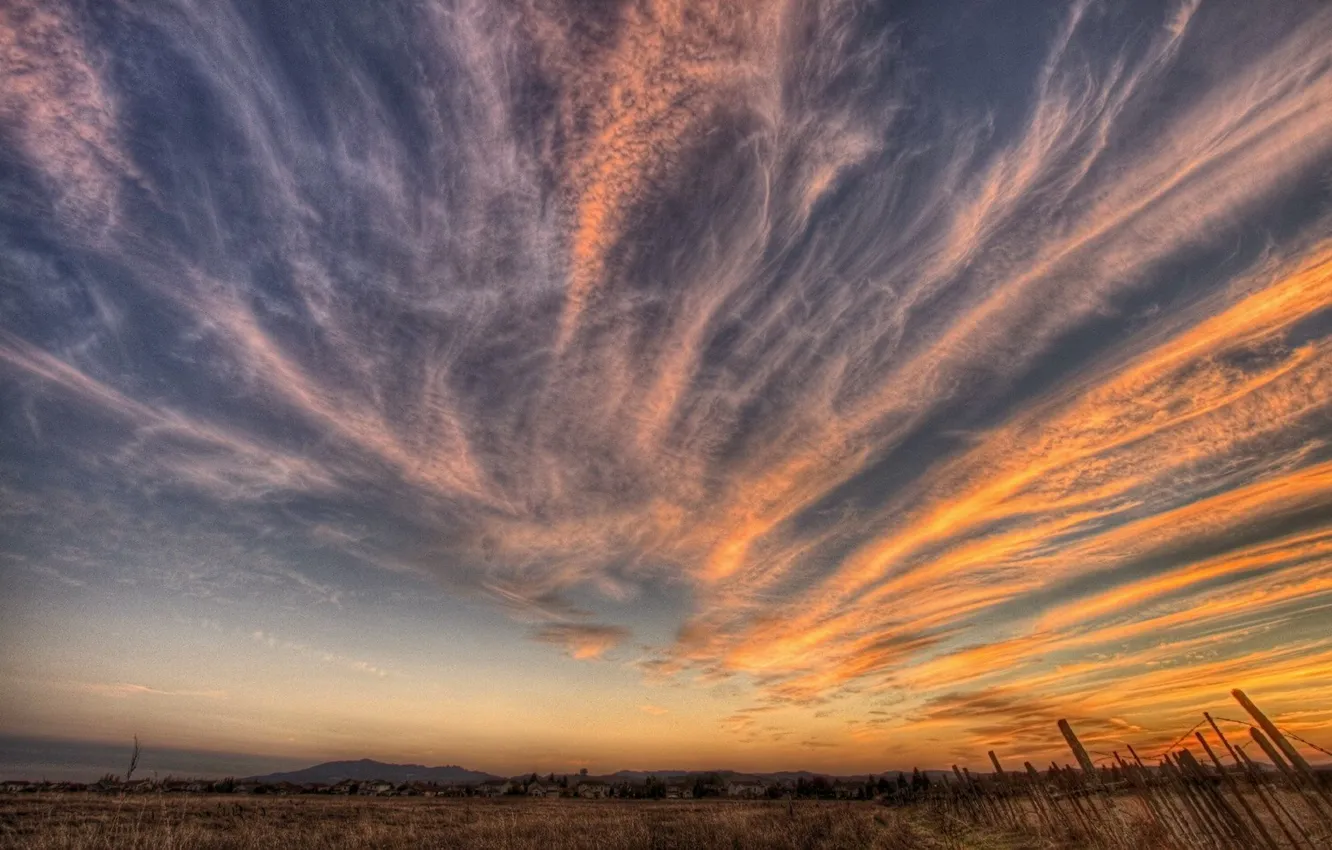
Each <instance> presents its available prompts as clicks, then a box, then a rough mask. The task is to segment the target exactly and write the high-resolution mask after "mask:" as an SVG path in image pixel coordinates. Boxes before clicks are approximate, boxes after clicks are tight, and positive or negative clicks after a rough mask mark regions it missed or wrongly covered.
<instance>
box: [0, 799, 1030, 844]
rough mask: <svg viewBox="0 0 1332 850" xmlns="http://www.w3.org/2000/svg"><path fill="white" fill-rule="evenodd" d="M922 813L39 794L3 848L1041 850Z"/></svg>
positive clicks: (19, 812) (802, 806)
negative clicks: (935, 821) (936, 820)
mask: <svg viewBox="0 0 1332 850" xmlns="http://www.w3.org/2000/svg"><path fill="white" fill-rule="evenodd" d="M929 821H930V818H929V817H928V816H927V815H926V814H925V813H924V812H923V811H918V810H903V809H887V808H884V807H881V806H875V805H872V804H867V803H833V802H826V803H825V802H813V801H808V802H807V801H801V802H797V803H795V804H794V805H793V806H791V807H790V808H788V806H787V804H786V803H784V802H737V801H725V800H703V801H678V802H677V801H655V802H649V801H615V800H605V801H590V800H537V801H527V800H498V801H476V800H438V799H417V798H402V799H373V798H370V799H367V798H350V799H349V798H336V797H334V798H329V797H322V798H321V797H291V798H281V797H278V798H274V797H269V798H265V799H262V800H257V799H255V798H253V797H249V798H244V799H238V798H236V797H225V796H191V795H180V796H171V795H166V796H144V797H125V798H115V797H103V796H97V795H91V794H36V795H17V796H6V797H0V847H3V848H34V850H47V849H48V848H51V850H54V848H89V849H90V850H91V848H181V850H184V848H190V850H195V848H199V850H231V848H251V847H282V848H289V850H316V848H398V847H413V848H415V847H421V848H428V847H439V848H444V847H447V848H457V850H490V848H494V850H500V849H501V848H504V849H505V850H507V848H542V850H585V849H586V850H591V848H598V850H609V848H620V847H626V848H661V850H667V848H680V850H695V848H697V850H704V848H706V850H713V848H733V850H747V849H748V848H754V849H755V850H757V848H792V850H806V848H809V850H813V848H848V850H849V848H857V850H859V848H880V850H906V848H917V847H919V848H939V850H945V848H947V849H948V850H951V848H981V847H986V848H1010V850H1018V849H1019V848H1037V847H1041V846H1048V845H1044V844H1042V843H1041V842H1039V841H1037V840H1036V839H1034V838H1032V837H1029V836H1028V837H1024V836H1018V835H1003V834H999V833H994V832H987V831H985V830H984V829H980V828H974V827H967V828H956V829H955V828H953V827H949V826H946V825H943V826H941V825H940V824H933V823H930V822H929Z"/></svg>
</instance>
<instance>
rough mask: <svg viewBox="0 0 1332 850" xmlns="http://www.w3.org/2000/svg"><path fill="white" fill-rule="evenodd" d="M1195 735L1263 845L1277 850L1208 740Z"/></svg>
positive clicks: (1199, 733)
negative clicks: (1260, 837)
mask: <svg viewBox="0 0 1332 850" xmlns="http://www.w3.org/2000/svg"><path fill="white" fill-rule="evenodd" d="M1208 719H1210V718H1208ZM1193 734H1194V737H1196V738H1197V739H1198V743H1199V744H1202V748H1203V751H1204V752H1206V753H1207V757H1208V758H1210V759H1211V760H1212V764H1214V765H1216V771H1217V773H1219V774H1221V781H1222V782H1224V783H1226V787H1228V788H1229V789H1230V793H1232V794H1234V795H1235V799H1236V800H1239V804H1240V806H1241V807H1242V808H1243V809H1244V813H1245V814H1247V815H1248V816H1249V822H1250V823H1252V824H1253V826H1254V827H1255V828H1256V829H1257V832H1258V834H1259V835H1260V836H1262V839H1263V843H1264V844H1266V845H1267V846H1268V847H1270V848H1272V850H1276V846H1277V845H1276V842H1275V841H1273V840H1272V836H1271V834H1270V833H1268V831H1267V827H1265V826H1263V822H1262V821H1261V820H1260V819H1259V818H1258V813H1257V812H1255V811H1254V810H1253V807H1252V806H1250V805H1249V801H1248V800H1246V799H1244V791H1243V790H1242V789H1241V788H1240V787H1239V783H1238V782H1236V781H1235V777H1233V776H1231V775H1230V774H1229V773H1227V772H1226V767H1225V765H1223V764H1222V763H1221V759H1219V758H1217V757H1216V753H1214V752H1212V748H1211V746H1210V745H1209V744H1208V743H1207V739H1206V738H1204V737H1203V734H1202V732H1194V733H1193Z"/></svg>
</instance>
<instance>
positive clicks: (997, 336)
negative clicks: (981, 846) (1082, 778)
mask: <svg viewBox="0 0 1332 850" xmlns="http://www.w3.org/2000/svg"><path fill="white" fill-rule="evenodd" d="M0 69H2V71H0V73H2V75H3V76H2V77H0V79H3V83H2V84H0V764H10V765H15V764H19V765H23V764H26V765H32V764H38V763H42V764H45V763H48V762H49V763H52V764H54V763H56V762H59V763H61V764H68V763H72V762H70V761H69V758H73V757H69V758H67V756H68V754H69V753H70V752H72V750H71V749H70V748H71V747H77V746H84V745H86V747H88V748H98V747H100V748H101V749H98V750H96V752H98V753H115V752H119V750H116V749H115V748H117V747H119V748H120V749H123V750H125V751H126V752H127V751H128V748H129V745H130V742H131V740H132V738H133V736H135V735H138V736H139V738H140V740H141V741H142V743H143V746H144V750H145V762H144V765H145V768H150V769H157V768H156V767H154V766H153V765H154V763H153V762H152V759H154V758H157V759H158V760H159V761H158V762H157V764H159V765H161V767H162V769H163V770H165V769H168V767H169V766H170V765H185V766H183V767H180V766H178V767H175V768H174V769H176V770H191V771H198V772H209V771H214V772H219V773H221V772H227V771H233V770H237V768H236V767H235V766H236V765H237V764H239V763H240V762H238V761H237V760H238V759H241V758H242V757H244V758H250V759H252V761H250V762H245V764H251V763H256V764H257V763H258V762H256V761H253V760H254V759H260V760H266V761H264V764H272V765H278V764H281V765H291V766H299V765H301V764H308V763H313V762H317V761H323V760H326V759H335V758H362V757H368V758H376V759H380V760H384V761H403V762H415V763H425V764H445V763H454V764H462V765H465V766H467V767H470V768H473V769H480V770H488V771H491V772H494V773H516V772H519V771H528V770H539V771H541V772H543V773H544V772H546V771H552V770H553V771H563V770H575V769H578V768H580V767H587V768H589V769H590V770H592V771H593V772H608V771H613V770H617V769H621V768H634V769H667V768H673V769H674V768H730V769H738V770H778V769H797V768H804V769H815V770H829V771H838V772H843V773H852V772H864V771H882V770H888V769H897V768H906V769H910V767H912V766H916V765H918V766H920V767H922V768H927V767H946V766H947V765H949V764H952V763H954V762H958V763H962V764H970V765H973V766H983V765H986V764H987V763H988V762H987V759H986V756H985V753H986V751H987V750H989V749H994V750H996V751H997V752H998V754H999V755H1000V757H1001V758H1004V759H1007V760H1010V761H1011V760H1017V759H1023V758H1033V759H1042V758H1043V759H1045V760H1048V759H1049V758H1051V757H1056V756H1057V757H1059V758H1061V759H1062V760H1068V759H1069V756H1068V754H1067V751H1066V750H1065V749H1064V746H1063V743H1062V739H1061V738H1060V736H1059V733H1058V731H1057V729H1056V725H1055V724H1056V721H1057V720H1058V719H1060V718H1067V719H1068V720H1069V721H1070V722H1071V723H1072V724H1073V726H1074V728H1075V729H1077V730H1078V731H1079V732H1080V734H1081V735H1082V736H1083V739H1084V741H1086V742H1087V743H1088V746H1089V747H1090V748H1091V749H1093V751H1095V752H1101V751H1105V750H1109V749H1111V748H1118V747H1120V746H1121V745H1122V743H1123V742H1128V743H1133V744H1134V745H1135V746H1136V747H1137V748H1138V749H1139V750H1140V751H1142V752H1151V751H1152V750H1153V749H1154V748H1155V749H1159V748H1162V747H1165V746H1167V745H1169V744H1170V742H1171V741H1172V740H1174V739H1176V738H1177V737H1178V736H1179V735H1180V734H1182V733H1183V732H1185V731H1186V730H1187V729H1188V728H1189V727H1190V726H1192V725H1193V724H1194V723H1195V722H1197V720H1199V719H1201V718H1200V714H1199V713H1200V712H1201V711H1202V710H1211V711H1213V712H1214V713H1216V714H1219V715H1221V716H1223V717H1231V718H1236V717H1242V714H1241V710H1240V708H1239V707H1238V706H1237V705H1235V703H1234V702H1233V701H1232V700H1231V699H1230V697H1229V690H1230V689H1231V688H1233V687H1242V688H1244V689H1246V691H1247V692H1248V693H1249V694H1250V695H1251V696H1252V697H1253V698H1254V699H1255V700H1256V701H1257V702H1258V703H1259V705H1261V706H1263V707H1264V708H1266V709H1267V710H1268V712H1269V713H1270V714H1273V715H1274V716H1275V717H1276V718H1277V719H1278V722H1279V723H1280V724H1281V725H1282V726H1283V727H1284V728H1287V729H1289V730H1291V731H1295V732H1297V733H1298V734H1301V735H1303V736H1305V737H1308V738H1310V740H1314V741H1316V742H1321V743H1322V744H1323V746H1325V747H1326V746H1329V743H1328V742H1329V740H1330V739H1332V628H1329V625H1332V108H1329V104H1332V6H1329V5H1328V4H1326V3H1321V2H1313V0H1271V2H1265V3H1249V2H1242V0H1201V2H1199V1H1198V0H1193V1H1192V2H1159V0H1153V2H1119V0H1099V1H1098V0H1089V1H1088V2H1071V3H1050V2H1045V0H1029V2H1013V0H1002V2H1001V0H969V2H959V0H931V2H894V3H887V2H878V3H876V2H865V0H751V1H750V2H719V1H718V0H693V2H686V0H503V2H495V0H396V1H395V0H386V2H378V3H373V4H367V3H363V2H360V0H318V2H315V0H309V2H304V1H303V0H280V2H274V1H273V0H148V1H147V2H126V0H96V2H93V0H86V2H76V0H55V2H52V0H12V2H8V3H5V4H3V6H2V7H0ZM1234 728H1235V729H1236V730H1237V731H1242V727H1238V726H1235V727H1234ZM43 742H44V743H43ZM44 747H45V749H43V748H44ZM108 748H109V749H108ZM57 751H58V752H57ZM87 751H88V752H91V750H87ZM43 753H45V755H43ZM53 753H54V755H52V754H53ZM170 753H175V754H177V755H179V754H181V753H186V754H193V755H189V757H188V758H186V757H185V756H180V757H179V758H176V756H172V758H176V761H171V762H170V765H169V764H168V762H169V761H170V760H169V759H167V757H166V755H164V754H170ZM61 754H64V755H61ZM88 758H93V757H92V756H89V757H88ZM97 758H101V756H97ZM108 758H109V757H108ZM115 758H116V760H119V756H116V757H115ZM43 759H46V761H43ZM62 759H64V761H61V760H62ZM75 761H77V759H75ZM99 763H100V762H99ZM1038 763H1040V762H1038Z"/></svg>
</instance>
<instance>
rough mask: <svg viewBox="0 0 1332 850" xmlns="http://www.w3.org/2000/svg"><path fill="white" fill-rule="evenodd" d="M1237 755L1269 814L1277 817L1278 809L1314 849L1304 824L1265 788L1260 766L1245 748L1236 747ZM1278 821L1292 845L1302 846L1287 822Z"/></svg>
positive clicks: (1278, 819)
mask: <svg viewBox="0 0 1332 850" xmlns="http://www.w3.org/2000/svg"><path fill="white" fill-rule="evenodd" d="M1235 754H1238V755H1239V757H1240V760H1241V761H1243V762H1244V768H1245V770H1247V771H1248V773H1249V780H1250V781H1251V782H1253V787H1254V790H1255V791H1257V792H1258V796H1259V797H1260V798H1261V799H1262V800H1263V802H1265V803H1267V810H1268V811H1269V812H1272V816H1273V817H1276V812H1274V811H1273V809H1274V808H1275V809H1276V811H1279V812H1281V814H1283V815H1285V816H1286V820H1288V821H1290V822H1291V824H1292V825H1293V826H1294V827H1295V831H1296V832H1298V833H1299V834H1300V837H1301V838H1303V839H1304V843H1305V844H1308V845H1309V846H1310V847H1313V846H1314V843H1313V839H1311V838H1310V837H1309V833H1308V832H1306V831H1305V829H1304V824H1302V823H1300V822H1299V821H1298V820H1296V819H1295V817H1294V816H1293V815H1291V813H1290V810H1289V809H1287V808H1286V804H1285V803H1283V802H1281V798H1280V797H1278V796H1277V795H1276V792H1275V791H1273V790H1272V789H1270V788H1265V787H1263V782H1262V775H1261V774H1260V773H1259V772H1258V765H1256V764H1254V763H1253V759H1251V758H1249V754H1248V753H1246V752H1244V748H1243V747H1236V748H1235V750H1233V751H1232V753H1231V755H1235ZM1276 821H1277V823H1279V824H1281V831H1282V832H1284V833H1285V834H1286V837H1287V838H1289V839H1290V843H1291V844H1292V845H1294V846H1296V847H1299V846H1300V844H1299V842H1298V841H1296V840H1295V836H1293V835H1291V834H1290V830H1288V829H1286V824H1285V822H1284V821H1282V820H1281V818H1276Z"/></svg>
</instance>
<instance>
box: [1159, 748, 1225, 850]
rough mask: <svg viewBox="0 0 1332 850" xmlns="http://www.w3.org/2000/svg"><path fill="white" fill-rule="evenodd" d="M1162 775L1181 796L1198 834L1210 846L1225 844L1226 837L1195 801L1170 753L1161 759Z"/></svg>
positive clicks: (1181, 800)
mask: <svg viewBox="0 0 1332 850" xmlns="http://www.w3.org/2000/svg"><path fill="white" fill-rule="evenodd" d="M1161 774H1162V775H1163V776H1165V777H1166V778H1167V779H1168V780H1169V781H1170V783H1171V784H1172V785H1173V786H1174V787H1175V792H1176V793H1177V794H1178V795H1179V799H1180V802H1181V803H1182V804H1183V807H1184V809H1185V811H1187V812H1188V814H1189V819H1190V820H1192V821H1193V824H1194V826H1195V828H1196V829H1197V830H1198V834H1199V835H1201V836H1203V838H1205V839H1206V840H1207V842H1208V843H1210V844H1216V843H1217V842H1218V841H1220V842H1221V843H1223V844H1224V842H1225V836H1224V835H1222V834H1221V833H1219V832H1217V829H1216V827H1215V826H1214V825H1213V824H1212V822H1211V819H1210V818H1208V817H1207V814H1206V812H1205V811H1204V809H1203V808H1202V806H1201V805H1200V804H1199V802H1198V801H1197V800H1196V799H1194V796H1193V791H1192V789H1190V788H1189V786H1188V783H1186V782H1185V781H1184V777H1183V775H1182V774H1181V773H1180V771H1179V768H1177V767H1175V763H1174V762H1173V761H1171V760H1170V753H1166V754H1165V755H1164V756H1162V758H1161Z"/></svg>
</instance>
